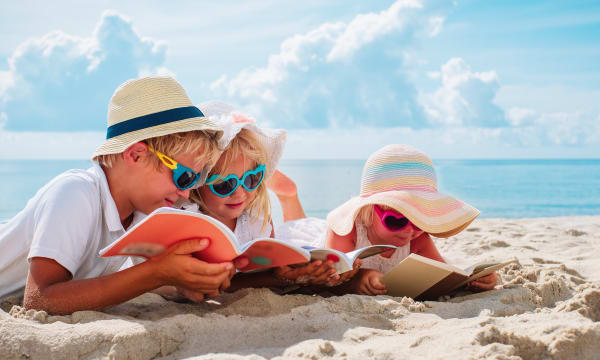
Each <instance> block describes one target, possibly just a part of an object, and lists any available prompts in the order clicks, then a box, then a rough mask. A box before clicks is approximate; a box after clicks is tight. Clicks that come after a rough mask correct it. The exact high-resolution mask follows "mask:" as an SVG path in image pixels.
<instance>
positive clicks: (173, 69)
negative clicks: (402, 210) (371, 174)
mask: <svg viewBox="0 0 600 360" xmlns="http://www.w3.org/2000/svg"><path fill="white" fill-rule="evenodd" d="M174 4H175V5H174ZM598 34H600V2H598V1H569V2H566V1H527V2H522V1H483V0H480V1H455V2H448V1H425V0H401V1H370V2H365V1H349V0H343V1H342V0H330V1H323V0H320V1H317V0H314V1H313V0H306V1H302V2H282V1H276V0H273V1H227V2H222V3H217V2H209V1H197V2H192V1H190V2H183V1H182V2H177V3H167V2H161V1H145V2H136V1H131V2H116V1H96V2H85V3H80V2H72V1H54V2H52V3H51V4H49V3H48V2H41V1H20V2H3V3H1V4H0V158H87V157H89V156H90V154H91V153H92V152H93V150H94V149H95V147H96V146H98V145H99V144H100V143H101V142H102V140H103V137H104V132H103V129H104V127H105V124H106V108H107V104H108V100H109V99H110V96H111V95H112V92H113V91H114V89H115V88H116V87H117V86H118V85H119V84H120V83H121V82H123V81H124V80H126V79H129V78H133V77H138V76H144V75H151V74H170V75H173V76H175V77H176V78H177V79H178V81H180V82H181V83H182V85H183V86H184V88H185V89H186V90H187V92H188V94H189V95H190V97H191V98H192V101H194V102H196V103H199V102H202V101H205V100H209V99H220V100H224V101H228V102H232V103H234V104H236V106H238V107H239V108H240V109H242V110H244V111H246V112H247V113H249V114H251V115H253V116H254V117H255V118H256V119H257V120H258V121H259V123H260V124H264V125H265V126H272V127H282V128H285V129H287V130H288V131H289V137H288V138H289V141H288V144H287V147H286V152H285V155H284V157H287V158H365V157H367V156H368V155H369V154H370V153H371V152H373V151H374V150H376V149H378V148H379V147H381V146H382V145H384V144H387V143H393V142H395V143H407V144H410V145H413V146H416V147H418V148H420V149H422V150H424V151H425V152H427V153H428V154H430V155H431V156H432V157H434V158H563V157H573V158H582V157H599V154H600V101H598V100H599V99H600V67H599V66H598V64H600V46H599V45H600V36H598ZM357 145H359V146H357Z"/></svg>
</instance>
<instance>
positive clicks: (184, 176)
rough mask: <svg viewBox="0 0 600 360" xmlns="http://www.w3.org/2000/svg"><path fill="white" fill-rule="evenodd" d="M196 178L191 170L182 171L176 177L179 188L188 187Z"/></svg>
mask: <svg viewBox="0 0 600 360" xmlns="http://www.w3.org/2000/svg"><path fill="white" fill-rule="evenodd" d="M194 180H196V174H195V173H193V172H191V171H184V172H182V173H181V175H179V177H178V178H177V186H178V187H179V188H180V189H186V188H188V187H189V186H190V185H191V184H192V183H193V182H194Z"/></svg>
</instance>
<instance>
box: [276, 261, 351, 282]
mask: <svg viewBox="0 0 600 360" xmlns="http://www.w3.org/2000/svg"><path fill="white" fill-rule="evenodd" d="M332 266H333V262H331V261H326V262H323V261H321V260H314V261H312V262H310V263H307V264H306V265H303V266H299V267H290V266H281V267H278V268H275V270H274V272H275V276H276V277H277V278H279V279H282V280H283V281H286V282H289V283H290V284H292V283H295V284H309V285H324V284H326V283H327V282H328V281H329V280H330V279H331V278H332V277H337V278H339V275H336V274H335V268H333V267H332Z"/></svg>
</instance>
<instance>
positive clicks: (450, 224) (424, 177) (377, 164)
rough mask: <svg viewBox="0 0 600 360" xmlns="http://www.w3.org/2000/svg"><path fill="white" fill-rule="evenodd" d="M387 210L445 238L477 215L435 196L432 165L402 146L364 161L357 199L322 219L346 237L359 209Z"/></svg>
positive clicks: (449, 198)
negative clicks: (368, 207) (371, 206)
mask: <svg viewBox="0 0 600 360" xmlns="http://www.w3.org/2000/svg"><path fill="white" fill-rule="evenodd" d="M368 205H386V206H389V207H391V208H393V209H394V210H396V211H398V212H399V213H401V214H402V215H404V216H406V217H407V218H408V220H410V221H411V222H412V223H413V224H415V225H416V226H418V227H419V228H421V229H422V230H424V231H425V232H427V233H429V234H431V235H433V236H436V237H450V236H452V235H455V234H457V233H459V232H461V231H462V230H464V229H465V228H466V227H467V226H468V225H469V224H470V223H471V222H472V221H473V220H474V219H475V218H476V217H477V216H478V215H479V210H477V209H475V208H474V207H472V206H471V205H469V204H466V203H464V202H462V201H460V200H458V199H456V198H454V197H452V196H449V195H446V194H443V193H441V192H439V191H438V190H437V179H436V175H435V170H434V168H433V163H432V162H431V159H429V157H428V156H427V155H425V154H424V153H423V152H421V151H419V150H417V149H415V148H413V147H410V146H407V145H397V144H392V145H387V146H385V147H383V148H382V149H380V150H378V151H376V152H375V153H374V154H373V155H371V156H370V157H369V159H368V160H367V162H366V164H365V166H364V168H363V173H362V178H361V187H360V195H359V196H357V197H354V198H352V199H350V200H348V201H347V202H346V203H344V204H342V205H341V206H339V207H338V208H336V209H335V210H333V211H331V212H330V213H329V214H328V216H327V223H328V225H329V226H330V228H331V229H332V230H333V231H334V232H335V233H336V234H338V235H342V236H343V235H346V234H348V233H350V232H351V231H352V229H353V227H354V222H355V220H356V217H357V215H358V213H359V211H360V209H361V208H363V207H364V206H368Z"/></svg>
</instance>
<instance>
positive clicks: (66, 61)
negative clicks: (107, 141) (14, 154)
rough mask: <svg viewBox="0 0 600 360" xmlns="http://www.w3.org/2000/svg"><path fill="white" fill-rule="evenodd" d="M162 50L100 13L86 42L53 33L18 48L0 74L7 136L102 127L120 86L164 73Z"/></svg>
mask: <svg viewBox="0 0 600 360" xmlns="http://www.w3.org/2000/svg"><path fill="white" fill-rule="evenodd" d="M165 56H166V44H165V43H163V42H159V41H155V40H152V39H148V38H142V37H140V35H138V34H137V33H136V32H135V30H134V29H133V26H132V24H131V22H130V21H129V20H128V19H127V18H125V17H124V16H122V15H119V14H118V13H115V12H113V11H106V12H104V13H103V14H102V17H101V19H100V21H99V23H98V24H97V26H96V28H95V30H94V32H93V34H92V36H91V37H76V36H72V35H68V34H65V33H63V32H61V31H54V32H51V33H49V34H46V35H44V36H42V37H41V38H35V39H30V40H28V41H26V42H25V43H23V44H21V45H20V46H19V47H18V48H17V49H16V50H15V52H14V53H13V54H12V56H11V58H10V59H9V71H8V72H4V73H3V74H0V113H4V114H5V124H4V129H5V130H8V131H27V130H33V131H86V130H102V129H104V128H105V127H106V109H107V105H108V101H109V99H110V96H111V95H112V93H113V91H114V89H115V88H116V87H117V86H118V85H119V84H120V83H122V82H123V81H124V80H127V79H130V78H134V77H138V76H140V75H146V74H153V73H161V72H164V71H165V69H163V68H162V67H163V64H164V61H165Z"/></svg>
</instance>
